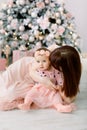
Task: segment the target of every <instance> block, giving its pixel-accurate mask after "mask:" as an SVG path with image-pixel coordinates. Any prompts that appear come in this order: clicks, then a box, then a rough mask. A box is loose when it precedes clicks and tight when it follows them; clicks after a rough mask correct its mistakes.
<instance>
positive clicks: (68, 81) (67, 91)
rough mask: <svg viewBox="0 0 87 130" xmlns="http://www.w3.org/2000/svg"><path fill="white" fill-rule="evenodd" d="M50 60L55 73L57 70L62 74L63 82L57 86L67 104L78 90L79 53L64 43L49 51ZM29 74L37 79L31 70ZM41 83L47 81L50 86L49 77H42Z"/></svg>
mask: <svg viewBox="0 0 87 130" xmlns="http://www.w3.org/2000/svg"><path fill="white" fill-rule="evenodd" d="M50 61H51V65H52V66H53V67H54V68H55V73H57V70H58V72H59V71H60V73H61V76H63V78H62V80H63V81H62V82H63V83H62V85H61V86H59V87H58V88H59V93H60V95H61V97H62V99H63V101H64V102H65V103H66V104H69V103H71V102H73V101H74V100H75V99H76V96H77V94H78V92H79V83H80V78H81V61H80V56H79V53H78V51H77V50H76V49H75V48H73V47H71V46H68V45H65V46H62V47H59V48H56V49H55V50H54V51H52V52H51V55H50ZM31 76H32V77H33V79H34V80H38V78H39V77H38V76H36V75H35V73H34V72H33V71H32V72H31ZM56 78H57V77H56ZM57 79H58V78H57ZM58 80H59V79H58ZM40 81H41V79H40ZM58 82H59V81H57V84H58ZM43 83H44V84H45V83H48V85H49V86H50V81H49V79H44V80H43ZM51 86H52V85H51Z"/></svg>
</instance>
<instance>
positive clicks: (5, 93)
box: [0, 57, 35, 102]
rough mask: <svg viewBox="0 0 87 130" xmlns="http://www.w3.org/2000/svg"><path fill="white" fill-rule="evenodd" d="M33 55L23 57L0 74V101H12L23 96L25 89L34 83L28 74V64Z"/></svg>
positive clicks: (28, 88) (27, 89)
mask: <svg viewBox="0 0 87 130" xmlns="http://www.w3.org/2000/svg"><path fill="white" fill-rule="evenodd" d="M32 61H33V57H24V58H22V59H20V60H18V61H16V62H14V63H13V64H12V65H10V66H9V67H8V68H7V70H6V71H4V72H3V73H1V74H0V102H12V101H13V100H15V99H17V98H20V97H25V95H26V93H27V91H29V90H30V89H31V87H32V86H33V85H34V84H35V82H34V81H33V80H32V79H31V77H30V76H29V64H30V63H31V62H32Z"/></svg>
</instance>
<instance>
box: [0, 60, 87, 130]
mask: <svg viewBox="0 0 87 130" xmlns="http://www.w3.org/2000/svg"><path fill="white" fill-rule="evenodd" d="M82 62H83V71H82V78H81V83H80V93H79V94H78V97H77V100H76V105H77V110H76V111H74V112H73V113H70V114H64V113H58V112H57V111H56V110H52V109H44V110H41V109H40V110H31V111H29V112H23V111H20V110H13V111H6V112H2V111H0V130H87V80H86V79H87V68H86V67H87V59H86V60H83V61H82Z"/></svg>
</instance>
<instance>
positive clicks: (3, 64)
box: [0, 58, 7, 71]
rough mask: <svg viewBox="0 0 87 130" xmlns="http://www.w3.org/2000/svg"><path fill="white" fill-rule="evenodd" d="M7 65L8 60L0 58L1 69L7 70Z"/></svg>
mask: <svg viewBox="0 0 87 130" xmlns="http://www.w3.org/2000/svg"><path fill="white" fill-rule="evenodd" d="M6 66H7V60H6V59H5V58H0V71H3V70H5V69H6Z"/></svg>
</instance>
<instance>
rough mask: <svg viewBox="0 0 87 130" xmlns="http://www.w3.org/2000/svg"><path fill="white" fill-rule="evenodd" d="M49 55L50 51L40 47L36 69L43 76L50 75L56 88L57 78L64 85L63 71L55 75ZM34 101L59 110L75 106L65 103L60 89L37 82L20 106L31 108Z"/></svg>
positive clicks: (67, 109) (21, 107)
mask: <svg viewBox="0 0 87 130" xmlns="http://www.w3.org/2000/svg"><path fill="white" fill-rule="evenodd" d="M49 55H50V51H49V50H48V49H46V48H40V49H38V50H37V51H36V52H35V60H36V63H35V66H36V71H37V73H38V75H40V76H41V77H48V78H49V79H50V80H51V81H52V82H53V84H55V88H56V89H57V86H56V82H57V81H56V78H57V79H58V81H59V84H58V85H60V86H61V85H63V77H62V72H61V73H60V72H59V71H58V73H56V75H55V69H54V68H53V67H52V66H51V64H50V61H49ZM32 103H34V104H36V105H37V106H38V107H40V108H48V107H54V108H55V109H57V111H59V112H71V111H72V110H73V108H74V106H73V105H72V104H71V105H63V102H62V100H61V97H60V95H59V93H58V91H56V90H55V89H54V90H52V89H49V88H47V87H45V85H43V84H40V83H37V84H36V85H35V86H33V87H32V88H31V90H30V91H29V92H28V93H27V95H26V96H25V100H24V103H23V104H19V105H18V107H19V109H21V110H29V109H30V108H31V104H32Z"/></svg>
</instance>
